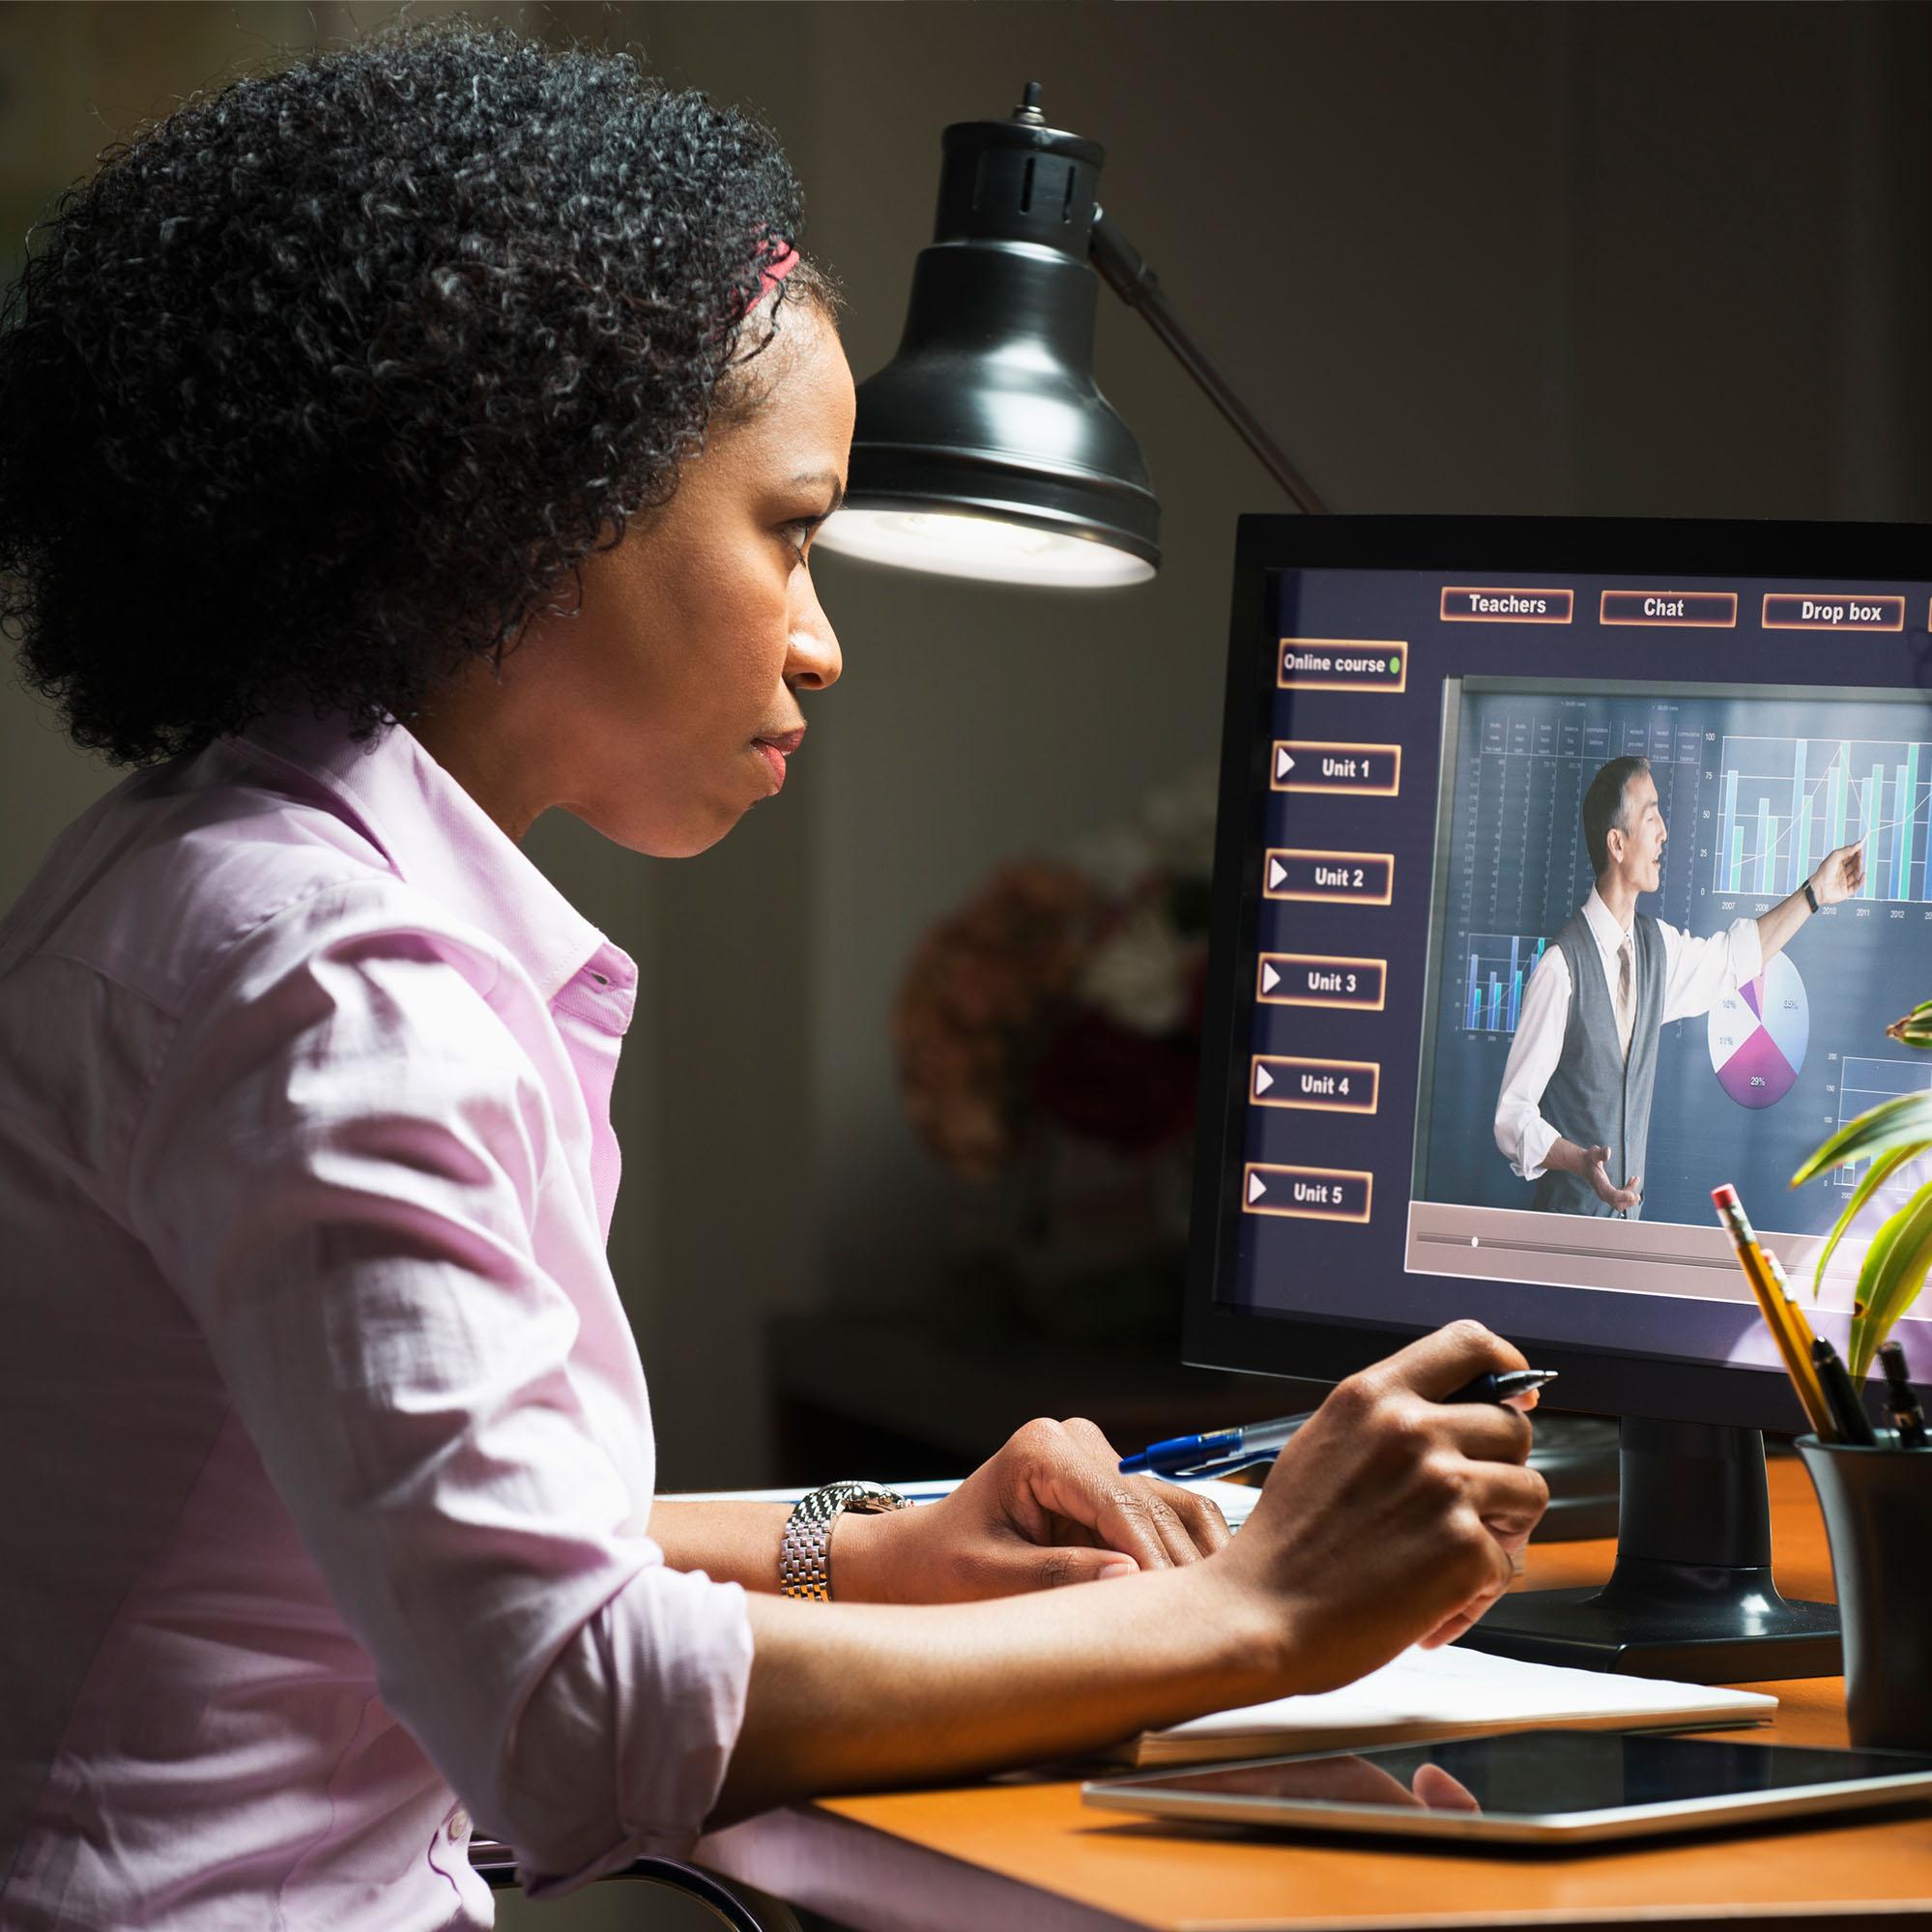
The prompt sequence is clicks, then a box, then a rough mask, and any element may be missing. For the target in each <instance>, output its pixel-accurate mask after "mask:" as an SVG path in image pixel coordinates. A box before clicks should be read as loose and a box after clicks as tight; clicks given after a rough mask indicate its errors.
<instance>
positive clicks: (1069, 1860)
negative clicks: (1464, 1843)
mask: <svg viewBox="0 0 1932 1932" xmlns="http://www.w3.org/2000/svg"><path fill="white" fill-rule="evenodd" d="M1771 1481H1772V1512H1773V1535H1774V1544H1775V1548H1776V1551H1777V1557H1776V1561H1775V1566H1774V1567H1775V1572H1776V1575H1777V1580H1778V1586H1779V1588H1780V1589H1782V1590H1783V1591H1785V1592H1786V1594H1787V1595H1791V1596H1801V1597H1829V1596H1830V1595H1831V1562H1830V1558H1829V1555H1828V1553H1827V1550H1826V1545H1825V1533H1824V1527H1823V1525H1822V1523H1821V1522H1820V1520H1819V1517H1818V1512H1817V1506H1816V1504H1815V1502H1814V1500H1813V1498H1812V1494H1811V1488H1810V1485H1809V1483H1808V1482H1807V1481H1806V1479H1805V1476H1804V1473H1803V1470H1802V1467H1801V1466H1800V1465H1799V1464H1798V1463H1797V1462H1796V1461H1793V1460H1789V1459H1778V1460H1774V1461H1773V1464H1772V1468H1771ZM1611 1554H1612V1545H1611V1544H1610V1543H1568V1544H1553V1545H1550V1546H1548V1547H1545V1548H1532V1549H1531V1551H1530V1552H1529V1564H1528V1569H1527V1574H1526V1576H1525V1578H1524V1581H1525V1582H1526V1583H1528V1584H1531V1585H1541V1586H1543V1587H1555V1586H1559V1585H1562V1584H1568V1583H1585V1582H1593V1581H1596V1580H1599V1579H1600V1578H1601V1577H1602V1576H1603V1575H1604V1574H1606V1573H1607V1571H1608V1568H1609V1562H1610V1557H1611ZM1756 1688H1760V1689H1768V1690H1773V1691H1775V1692H1776V1693H1777V1695H1778V1697H1779V1698H1780V1699H1781V1700H1782V1702H1781V1704H1780V1707H1779V1712H1778V1716H1777V1719H1776V1721H1775V1722H1774V1723H1773V1724H1771V1725H1769V1726H1767V1727H1766V1728H1765V1729H1763V1730H1762V1731H1757V1732H1753V1733H1750V1734H1749V1735H1751V1736H1753V1737H1761V1738H1763V1739H1766V1740H1772V1739H1778V1740H1783V1741H1786V1742H1790V1743H1794V1744H1827V1745H1842V1744H1844V1743H1845V1742H1846V1732H1845V1717H1844V1706H1843V1687H1842V1685H1841V1684H1840V1683H1839V1681H1838V1680H1836V1679H1820V1680H1812V1681H1807V1682H1799V1683H1792V1684H1770V1685H1761V1686H1757V1687H1756ZM1728 1735H1731V1736H1736V1735H1738V1734H1737V1733H1735V1732H1734V1733H1730V1734H1728ZM698 1856H699V1857H700V1859H702V1860H704V1861H705V1862H706V1863H707V1864H711V1865H713V1866H715V1867H717V1868H718V1869H720V1870H723V1871H727V1872H730V1873H733V1874H735V1875H736V1876H738V1877H741V1878H743V1879H745V1880H747V1881H748V1882H749V1883H751V1884H752V1885H755V1886H759V1887H761V1888H763V1889H764V1890H767V1891H771V1892H775V1893H777V1894H779V1895H780V1896H782V1897H785V1898H789V1899H792V1900H793V1901H794V1902H795V1903H797V1904H799V1905H802V1906H806V1907H808V1908H810V1909H811V1910H813V1911H816V1912H822V1913H823V1914H825V1915H826V1916H827V1917H829V1918H834V1919H837V1920H838V1921H840V1922H841V1923H843V1924H847V1925H851V1926H853V1927H855V1928H858V1932H941V1928H959V1932H966V1928H970V1932H987V1928H996V1932H1104V1928H1124V1927H1145V1926H1156V1927H1166V1928H1172V1932H1181V1928H1189V1932H1194V1928H1208V1927H1229V1928H1232V1927H1237V1926H1238V1927H1240V1928H1242V1932H1262V1928H1266V1927H1280V1928H1283V1932H1317V1928H1319V1929H1320V1932H1354V1928H1370V1927H1372V1928H1373V1932H1409V1928H1415V1929H1416V1932H1424V1928H1427V1932H1435V1928H1443V1927H1455V1928H1456V1932H1474V1928H1479V1927H1487V1926H1497V1927H1501V1926H1511V1927H1514V1926H1524V1925H1584V1926H1590V1927H1593V1928H1609V1927H1630V1928H1635V1927H1639V1926H1641V1927H1643V1928H1646V1932H1654V1928H1656V1927H1657V1926H1658V1925H1660V1924H1668V1925H1709V1924H1718V1923H1721V1924H1725V1925H1728V1926H1731V1927H1738V1926H1749V1925H1757V1924H1773V1925H1778V1926H1783V1925H1786V1924H1802V1925H1803V1926H1804V1927H1806V1928H1807V1932H1822V1928H1832V1932H1837V1928H1850V1927H1853V1926H1859V1925H1869V1924H1871V1923H1872V1922H1873V1921H1874V1920H1885V1921H1887V1922H1889V1923H1890V1922H1895V1923H1909V1924H1918V1925H1925V1926H1932V1815H1928V1814H1926V1813H1924V1812H1913V1813H1907V1814H1905V1815H1903V1816H1902V1817H1900V1818H1896V1819H1893V1820H1890V1821H1878V1822H1872V1823H1867V1824H1853V1825H1843V1826H1831V1825H1820V1826H1815V1827H1806V1828H1801V1829H1788V1830H1785V1831H1773V1832H1760V1833H1749V1834H1740V1835H1737V1836H1733V1837H1728V1838H1716V1839H1705V1840H1701V1841H1699V1840H1694V1839H1693V1840H1685V1841H1683V1842H1680V1843H1676V1844H1665V1845H1662V1846H1659V1847H1658V1848H1656V1849H1651V1850H1636V1851H1619V1852H1614V1853H1609V1854H1600V1855H1595V1856H1589V1857H1581V1858H1570V1857H1563V1858H1549V1857H1543V1858H1522V1857H1496V1856H1491V1855H1487V1854H1481V1853H1471V1852H1457V1853H1453V1854H1442V1853H1432V1852H1427V1851H1412V1850H1408V1849H1394V1848H1389V1847H1375V1848H1372V1849H1362V1848H1359V1847H1345V1846H1342V1845H1340V1844H1333V1845H1331V1844H1317V1843H1311V1842H1297V1841H1296V1840H1293V1839H1283V1840H1280V1841H1264V1840H1261V1839H1258V1838H1251V1839H1236V1838H1215V1839H1212V1840H1209V1839H1205V1838H1203V1837H1200V1836H1194V1835H1184V1834H1183V1831H1180V1830H1174V1831H1169V1830H1168V1829H1167V1828H1165V1827H1162V1826H1159V1825H1156V1824H1153V1823H1148V1822H1139V1821H1134V1820H1128V1819H1124V1818H1122V1819H1110V1818H1109V1817H1108V1816H1107V1815H1106V1814H1105V1813H1103V1812H1098V1811H1090V1810H1088V1809H1086V1808H1085V1807H1084V1806H1082V1805H1081V1802H1080V1787H1079V1784H1078V1782H1076V1781H1067V1782H1061V1781H1053V1782H1039V1781H1036V1782H1002V1783H993V1784H980V1785H974V1786H969V1787H966V1788H962V1789H956V1790H944V1791H919V1792H894V1793H887V1794H883V1795H879V1796H872V1797H864V1798H840V1799H830V1800H827V1801H825V1802H822V1803H820V1804H816V1805H807V1806H800V1807H797V1808H795V1809H793V1810H789V1811H782V1812H774V1813H772V1814H770V1815H769V1816H768V1817H765V1818H759V1819H753V1820H751V1821H750V1822H749V1823H747V1824H744V1825H740V1826H737V1827H735V1828H734V1829H733V1830H732V1831H725V1832H721V1833H719V1834H718V1835H717V1836H716V1837H714V1838H710V1839H707V1840H706V1841H705V1843H704V1844H703V1845H702V1846H701V1847H700V1850H699V1854H698Z"/></svg>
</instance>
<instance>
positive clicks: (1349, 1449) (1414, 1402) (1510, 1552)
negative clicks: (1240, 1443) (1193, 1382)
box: [1216, 1321, 1549, 1690]
mask: <svg viewBox="0 0 1932 1932" xmlns="http://www.w3.org/2000/svg"><path fill="white" fill-rule="evenodd" d="M1527 1366H1528V1365H1527V1364H1526V1363H1525V1362H1524V1360H1523V1358H1522V1356H1521V1355H1520V1354H1519V1353H1518V1352H1517V1351H1516V1350H1515V1349H1514V1348H1513V1347H1512V1346H1511V1345H1510V1344H1509V1343H1508V1342H1507V1341H1502V1340H1501V1339H1500V1338H1499V1337H1497V1336H1494V1335H1491V1334H1490V1333H1489V1331H1488V1330H1487V1329H1486V1328H1484V1327H1483V1326H1482V1325H1481V1324H1480V1323H1477V1322H1473V1321H1458V1322H1452V1323H1451V1324H1450V1325H1449V1326H1448V1327H1447V1328H1442V1329H1438V1330H1437V1331H1436V1332H1435V1333H1434V1334H1433V1335H1427V1336H1425V1337H1424V1338H1423V1339H1422V1340H1421V1341H1416V1342H1412V1343H1411V1344H1410V1345H1409V1346H1408V1347H1407V1348H1404V1349H1402V1350H1401V1351H1400V1353H1399V1354H1396V1355H1392V1356H1390V1357H1389V1358H1388V1360H1387V1361H1385V1362H1378V1363H1377V1364H1376V1365H1375V1366H1374V1367H1373V1368H1372V1369H1366V1370H1363V1371H1362V1372H1361V1373H1360V1374H1359V1375H1351V1376H1349V1377H1348V1379H1347V1380H1346V1381H1344V1382H1342V1383H1341V1384H1339V1385H1338V1386H1337V1388H1336V1389H1335V1390H1334V1392H1333V1393H1332V1394H1331V1395H1330V1396H1329V1398H1328V1399H1327V1400H1326V1401H1325V1402H1323V1404H1322V1405H1321V1408H1320V1410H1319V1411H1318V1412H1317V1413H1316V1415H1315V1416H1314V1418H1313V1419H1312V1421H1311V1422H1310V1423H1308V1424H1307V1425H1306V1426H1305V1427H1303V1428H1302V1429H1301V1430H1300V1431H1299V1432H1298V1433H1297V1434H1296V1435H1295V1436H1294V1438H1293V1440H1292V1441H1290V1442H1289V1444H1288V1446H1287V1447H1286V1448H1285V1449H1284V1450H1283V1452H1282V1454H1281V1456H1279V1457H1278V1458H1277V1459H1276V1463H1275V1466H1274V1468H1273V1470H1271V1471H1270V1472H1269V1477H1268V1482H1267V1485H1266V1487H1265V1488H1264V1489H1263V1490H1262V1492H1261V1498H1260V1501H1259V1502H1257V1503H1256V1504H1255V1506H1254V1514H1253V1515H1251V1516H1250V1517H1249V1518H1248V1522H1247V1526H1246V1527H1245V1528H1244V1529H1243V1530H1242V1532H1241V1535H1240V1537H1239V1539H1238V1540H1237V1541H1236V1542H1235V1543H1232V1544H1231V1545H1230V1546H1229V1548H1228V1550H1227V1553H1226V1556H1225V1557H1223V1558H1221V1559H1220V1561H1219V1563H1218V1564H1217V1566H1216V1568H1217V1569H1218V1570H1222V1571H1224V1572H1226V1573H1227V1574H1228V1575H1229V1577H1230V1580H1236V1581H1238V1582H1240V1583H1241V1584H1242V1585H1244V1586H1245V1587H1247V1588H1248V1589H1250V1590H1252V1591H1253V1592H1254V1593H1255V1594H1254V1597H1253V1598H1252V1599H1251V1601H1253V1602H1254V1603H1255V1604H1256V1605H1257V1606H1258V1607H1259V1608H1260V1609H1261V1610H1262V1613H1263V1614H1264V1616H1266V1617H1267V1618H1269V1619H1270V1620H1272V1621H1273V1622H1274V1624H1275V1627H1276V1629H1278V1630H1279V1631H1280V1633H1281V1636H1282V1640H1283V1654H1284V1655H1285V1656H1286V1657H1288V1658H1292V1659H1293V1660H1294V1668H1295V1671H1296V1675H1297V1678H1298V1680H1300V1681H1298V1682H1297V1683H1296V1686H1295V1687H1296V1688H1297V1689H1305V1690H1327V1689H1332V1688H1334V1687H1337V1686H1339V1685H1342V1684H1349V1683H1352V1682H1353V1681H1354V1680H1355V1679H1356V1678H1358V1677H1360V1676H1362V1675H1363V1674H1364V1673H1365V1672H1366V1671H1370V1670H1373V1669H1375V1668H1376V1667H1377V1666H1378V1665H1380V1664H1383V1663H1386V1662H1387V1661H1388V1660H1389V1659H1390V1658H1392V1657H1394V1656H1395V1655H1396V1654H1397V1653H1398V1652H1399V1651H1400V1650H1402V1649H1404V1648H1405V1647H1406V1646H1407V1645H1408V1644H1410V1643H1416V1642H1420V1643H1422V1644H1424V1645H1425V1646H1427V1647H1433V1646H1434V1645H1437V1644H1443V1643H1447V1642H1449V1641H1450V1640H1451V1639H1452V1638H1454V1637H1457V1636H1460V1635H1461V1634H1462V1632H1463V1631H1464V1630H1466V1629H1468V1628H1469V1627H1470V1625H1471V1624H1473V1623H1475V1621H1476V1620H1477V1618H1479V1617H1480V1616H1481V1615H1482V1614H1483V1612H1484V1611H1485V1610H1486V1609H1487V1608H1488V1607H1489V1605H1490V1604H1491V1603H1493V1602H1494V1601H1495V1600H1496V1599H1497V1598H1498V1597H1499V1596H1501V1595H1502V1593H1503V1592H1504V1591H1505V1590H1507V1589H1508V1588H1509V1586H1510V1583H1511V1581H1512V1579H1513V1578H1514V1575H1515V1573H1516V1570H1517V1568H1518V1564H1519V1553H1520V1551H1521V1549H1522V1546H1523V1544H1524V1543H1526V1542H1527V1541H1528V1540H1529V1535H1530V1532H1531V1531H1532V1530H1533V1529H1535V1527H1536V1525H1537V1523H1538V1521H1539V1519H1540V1518H1541V1517H1542V1515H1543V1509H1544V1506H1545V1505H1546V1504H1547V1502H1548V1500H1549V1491H1548V1487H1547V1485H1545V1484H1544V1482H1543V1478H1542V1476H1540V1475H1539V1474H1538V1473H1537V1472H1536V1471H1535V1470H1533V1469H1530V1468H1527V1467H1525V1466H1524V1463H1525V1459H1526V1458H1527V1456H1528V1455H1529V1449H1530V1424H1529V1418H1528V1417H1527V1416H1525V1415H1523V1414H1522V1413H1521V1412H1520V1411H1519V1410H1518V1409H1517V1408H1516V1407H1514V1405H1506V1404H1498V1403H1494V1402H1444V1401H1443V1399H1442V1398H1443V1397H1445V1396H1447V1395H1450V1394H1452V1393H1453V1392H1454V1391H1455V1390H1456V1389H1458V1388H1460V1387H1461V1386H1462V1385H1463V1384H1465V1383H1467V1382H1469V1381H1472V1380H1473V1379H1474V1378H1475V1377H1476V1376H1477V1375H1479V1374H1481V1373H1482V1372H1483V1371H1484V1370H1497V1371H1498V1372H1499V1373H1500V1372H1502V1371H1505V1370H1511V1369H1522V1368H1526V1367H1527ZM1305 1673H1306V1674H1307V1675H1304V1674H1305Z"/></svg>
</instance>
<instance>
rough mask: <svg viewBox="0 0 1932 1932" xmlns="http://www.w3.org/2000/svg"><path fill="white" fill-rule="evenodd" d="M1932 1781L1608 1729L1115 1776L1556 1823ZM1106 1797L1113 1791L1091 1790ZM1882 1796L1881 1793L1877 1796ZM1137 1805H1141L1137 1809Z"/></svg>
mask: <svg viewBox="0 0 1932 1932" xmlns="http://www.w3.org/2000/svg"><path fill="white" fill-rule="evenodd" d="M1915 1778H1916V1779H1926V1778H1932V1757H1921V1756H1917V1755H1908V1754H1907V1753H1904V1752H1898V1751H1844V1750H1823V1749H1809V1748H1805V1747H1802V1746H1800V1745H1760V1744H1742V1743H1734V1742H1731V1741H1729V1740H1716V1739H1705V1738H1671V1737H1657V1736H1646V1735H1642V1734H1630V1733H1626V1732H1605V1731H1519V1732H1514V1733H1511V1734H1510V1735H1508V1736H1504V1737H1492V1738H1462V1739H1456V1740H1451V1741H1447V1742H1444V1743H1439V1744H1433V1745H1394V1746H1390V1747H1388V1748H1385V1749H1379V1750H1365V1751H1355V1752H1340V1753H1332V1754H1325V1755H1322V1756H1319V1757H1302V1758H1276V1759H1269V1760H1265V1761H1262V1762H1258V1763H1254V1764H1238V1765H1217V1766H1213V1767H1210V1768H1207V1769H1204V1770H1199V1771H1188V1772H1176V1773H1167V1774H1163V1775H1158V1776H1144V1775H1143V1776H1139V1777H1135V1778H1132V1779H1121V1780H1117V1781H1116V1782H1117V1784H1118V1785H1121V1786H1128V1785H1131V1786H1132V1788H1133V1789H1134V1790H1135V1791H1136V1792H1137V1793H1138V1794H1142V1795H1146V1796H1149V1797H1151V1796H1152V1795H1154V1794H1156V1793H1168V1794H1172V1795H1174V1796H1175V1797H1181V1796H1183V1795H1185V1796H1187V1797H1189V1798H1194V1799H1215V1798H1219V1799H1222V1800H1227V1801H1242V1800H1247V1801H1258V1802H1262V1803H1264V1804H1265V1803H1267V1802H1269V1801H1274V1802H1281V1803H1283V1804H1287V1805H1292V1806H1294V1807H1296V1808H1297V1809H1299V1808H1301V1807H1303V1806H1307V1805H1334V1806H1338V1807H1345V1808H1346V1809H1348V1810H1350V1811H1355V1812H1360V1811H1362V1810H1363V1809H1364V1808H1365V1807H1366V1808H1371V1809H1381V1810H1385V1811H1387V1812H1389V1813H1390V1814H1391V1822H1394V1814H1397V1813H1406V1814H1411V1815H1413V1814H1415V1813H1418V1812H1427V1811H1434V1812H1461V1813H1463V1814H1465V1815H1468V1814H1483V1815H1485V1816H1496V1815H1499V1814H1500V1815H1505V1816H1511V1817H1516V1818H1538V1819H1545V1820H1547V1819H1552V1818H1561V1817H1563V1816H1565V1815H1568V1814H1574V1813H1600V1812H1605V1811H1617V1810H1626V1809H1629V1808H1630V1807H1633V1806H1644V1807H1649V1806H1664V1807H1675V1806H1679V1805H1687V1804H1688V1805H1696V1804H1697V1803H1698V1802H1699V1801H1713V1800H1744V1801H1745V1802H1746V1803H1748V1801H1749V1800H1750V1799H1751V1798H1753V1797H1762V1796H1764V1795H1767V1794H1770V1793H1773V1792H1801V1791H1807V1790H1812V1791H1824V1790H1829V1789H1830V1788H1831V1787H1834V1786H1836V1787H1842V1786H1845V1785H1849V1784H1865V1783H1867V1782H1869V1781H1872V1780H1901V1781H1903V1780H1908V1779H1915ZM1089 1794H1090V1802H1095V1803H1100V1804H1105V1803H1106V1802H1107V1796H1106V1789H1105V1788H1104V1787H1101V1786H1090V1787H1089ZM1876 1795H1883V1794H1882V1793H1881V1794H1876ZM1135 1808H1137V1809H1139V1808H1141V1807H1139V1805H1137V1806H1136V1807H1135Z"/></svg>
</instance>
